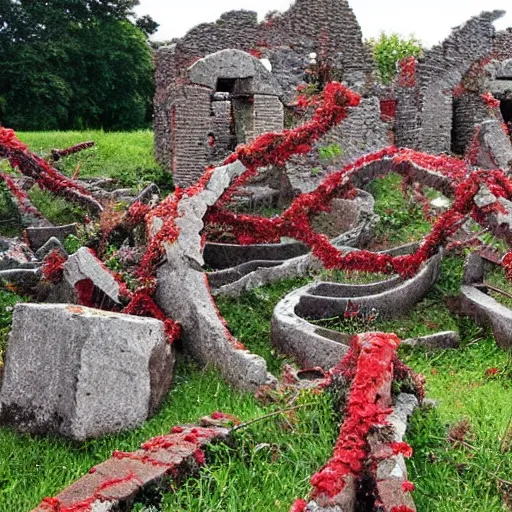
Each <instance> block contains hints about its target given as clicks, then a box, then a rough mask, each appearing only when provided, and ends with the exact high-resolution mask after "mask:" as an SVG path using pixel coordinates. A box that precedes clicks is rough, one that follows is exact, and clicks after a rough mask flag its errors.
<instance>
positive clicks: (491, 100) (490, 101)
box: [480, 92, 500, 110]
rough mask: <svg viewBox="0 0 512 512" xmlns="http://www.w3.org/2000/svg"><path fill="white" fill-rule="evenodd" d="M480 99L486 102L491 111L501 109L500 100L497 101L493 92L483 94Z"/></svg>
mask: <svg viewBox="0 0 512 512" xmlns="http://www.w3.org/2000/svg"><path fill="white" fill-rule="evenodd" d="M480 97H481V98H482V99H483V100H484V102H485V103H486V104H487V106H488V107H489V108H491V109H493V110H494V109H496V108H500V100H497V99H496V98H495V97H494V96H493V95H492V92H486V93H485V94H481V95H480Z"/></svg>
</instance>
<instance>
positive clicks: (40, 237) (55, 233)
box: [25, 224, 76, 251]
mask: <svg viewBox="0 0 512 512" xmlns="http://www.w3.org/2000/svg"><path fill="white" fill-rule="evenodd" d="M25 232H26V234H27V239H28V241H29V244H30V247H31V248H32V250H34V251H37V250H38V249H39V248H40V247H42V246H43V245H44V244H45V243H46V242H48V240H49V239H50V238H52V237H55V238H58V239H59V240H60V241H61V242H64V240H65V239H66V238H67V237H68V236H69V235H76V224H68V225H66V226H52V227H44V228H34V227H31V228H27V229H26V230H25Z"/></svg>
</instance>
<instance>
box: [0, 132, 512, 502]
mask: <svg viewBox="0 0 512 512" xmlns="http://www.w3.org/2000/svg"><path fill="white" fill-rule="evenodd" d="M111 137H112V138H111ZM89 138H92V139H95V140H96V141H97V142H98V148H97V149H96V150H92V151H93V153H91V155H90V156H88V157H86V153H82V154H80V155H78V156H76V157H74V158H75V161H74V162H73V161H72V160H71V159H70V160H67V161H66V162H65V166H66V167H65V168H64V171H65V172H66V173H68V174H71V173H72V172H74V169H75V167H76V165H77V163H78V161H79V160H81V161H82V169H83V173H86V174H82V175H83V176H85V175H89V176H99V175H110V176H114V177H117V176H119V175H122V174H123V173H125V172H126V177H125V181H124V184H126V185H127V186H139V185H142V182H143V181H144V180H145V179H146V178H144V171H143V170H142V171H139V168H140V169H146V170H148V169H149V170H150V173H151V172H152V171H151V169H153V167H152V165H153V163H154V161H152V157H151V156H148V154H149V155H150V151H151V134H150V133H149V132H140V133H136V134H103V133H101V132H94V133H90V134H87V133H83V132H80V133H74V134H71V133H69V132H68V133H62V134H61V133H51V134H49V133H46V134H28V133H27V134H22V139H23V140H25V141H26V142H28V143H29V144H31V146H32V149H35V150H37V151H41V152H43V153H45V152H47V151H48V150H49V149H51V148H53V147H58V148H62V147H67V146H69V145H72V144H74V143H77V142H82V141H84V140H87V139H89ZM107 139H109V140H107ZM141 141H143V144H144V145H145V147H146V149H147V152H146V153H143V154H144V155H145V156H142V154H141V153H140V152H139V149H140V146H139V143H140V144H142V142H141ZM133 145H137V149H134V148H133V147H132V146H133ZM108 148H110V149H108ZM94 152H95V153H94ZM86 159H89V160H90V161H88V160H86ZM151 162H153V163H151ZM116 175H117V176H116ZM152 176H154V175H152ZM149 179H153V177H152V178H149ZM372 192H373V193H374V195H375V197H376V200H377V204H376V209H377V212H378V213H379V214H380V215H381V225H380V227H379V228H378V230H379V231H378V235H379V238H380V240H379V243H380V244H381V245H383V246H393V245H398V244H402V243H405V242H408V241H412V240H417V239H419V238H420V237H421V236H422V235H423V234H425V232H427V231H429V230H430V224H429V223H428V222H426V221H425V220H424V218H423V215H422V211H421V208H420V207H419V206H418V205H415V204H410V203H409V202H407V201H405V200H404V199H403V197H402V195H401V192H400V190H399V179H398V178H397V177H396V176H393V175H391V176H390V177H388V178H385V179H384V180H381V181H379V182H376V183H375V184H373V185H372ZM34 193H36V192H34ZM41 200H43V199H41ZM52 207H53V208H54V210H55V215H56V216H58V215H60V214H61V210H63V209H64V208H63V205H57V204H56V203H52V204H48V209H50V208H52ZM462 264H463V258H462V257H450V258H446V259H445V260H444V262H443V266H442V273H441V278H440V280H439V282H438V284H437V285H436V286H435V287H434V288H433V290H431V292H430V293H429V294H428V295H427V297H426V298H425V299H424V301H422V302H421V303H420V304H419V305H418V306H417V308H416V309H415V310H414V311H413V312H412V313H411V314H410V315H409V316H407V317H405V318H402V319H399V320H393V321H385V320H383V319H377V321H376V322H375V323H373V324H372V325H371V328H372V329H380V330H385V331H395V332H397V334H398V335H399V336H400V337H402V338H405V337H409V336H417V335H423V334H427V333H429V332H435V331H438V330H446V329H456V330H458V331H459V332H460V335H461V339H462V348H461V349H460V350H458V351H440V352H436V353H426V352H424V351H422V350H420V349H415V350H411V349H408V348H407V347H403V348H402V349H401V355H402V356H403V358H404V360H405V362H406V363H407V364H409V365H411V366H412V367H413V368H414V369H415V370H416V371H420V372H423V373H424V374H425V375H426V380H427V394H428V396H429V397H430V398H434V399H436V400H437V401H438V402H439V406H438V408H437V409H436V410H435V411H420V412H418V413H417V414H416V415H415V417H414V419H413V421H412V425H411V428H410V430H409V433H408V441H409V442H410V443H411V444H412V446H413V448H414V449H415V454H414V457H413V459H412V460H411V461H410V462H409V472H410V474H409V477H410V480H412V481H414V482H415V483H416V486H417V490H416V491H415V493H414V498H415V500H416V503H417V505H418V510H421V511H422V512H434V511H435V512H438V511H439V512H466V511H468V512H469V511H486V512H488V511H490V512H498V511H503V510H505V509H504V505H503V503H504V500H503V499H502V498H503V497H502V496H501V495H500V491H499V490H498V483H499V480H498V479H502V480H510V475H511V474H512V460H511V453H512V452H511V439H512V433H511V434H510V435H509V436H508V437H507V434H506V432H507V428H509V427H510V425H509V420H510V418H511V415H512V407H511V405H510V403H511V401H510V384H511V382H512V381H511V377H512V369H511V361H510V358H509V356H508V355H507V354H506V353H505V352H503V351H501V350H499V349H498V348H497V347H496V345H495V343H494V340H493V338H492V335H491V334H489V333H488V332H487V331H484V330H482V329H479V328H478V327H476V326H475V325H474V324H473V323H472V322H471V321H469V320H467V319H461V318H454V317H452V315H450V313H449V311H448V308H447V307H446V305H445V300H446V298H447V297H449V296H451V295H455V294H457V293H458V289H459V285H460V278H461V271H462V270H461V269H462ZM335 277H336V278H339V279H345V278H347V279H351V278H352V277H353V276H347V275H344V274H340V275H337V276H335ZM308 279H309V278H308ZM308 279H296V280H291V281H286V282H281V283H276V284H273V285H271V286H266V287H263V288H260V289H257V290H253V291H250V292H246V293H244V294H243V295H242V296H241V297H239V298H236V299H228V298H222V299H218V301H217V302H218V305H219V309H220V311H221V313H222V315H223V316H224V317H225V318H226V320H227V322H228V325H229V327H230V329H231V331H232V332H233V334H234V335H235V336H237V337H238V338H239V339H240V340H241V341H242V342H243V343H244V344H245V345H246V346H247V348H248V349H249V350H251V351H253V352H255V353H258V354H259V355H261V356H262V357H264V358H265V360H266V361H267V363H268V365H269V369H270V370H271V371H272V372H273V373H274V374H278V373H279V372H280V370H281V367H282V364H283V363H284V362H287V361H288V360H287V359H286V358H284V357H282V356H280V355H279V354H278V353H276V352H275V351H274V350H273V349H272V347H271V344H270V336H269V332H270V319H271V316H272V312H273V309H274V307H275V304H276V303H277V302H278V301H279V300H280V299H281V298H282V297H283V296H284V295H285V294H286V293H288V292H289V291H291V290H293V289H295V288H297V287H298V286H301V285H303V284H305V283H306V282H307V281H308ZM357 279H360V280H361V281H360V282H362V281H363V280H366V277H365V276H358V277H357ZM368 280H371V279H370V278H368ZM21 299H22V298H21V297H18V296H15V295H14V294H11V293H7V292H1V293H0V306H2V307H3V308H2V309H0V351H1V350H2V349H1V347H2V344H3V345H5V340H6V334H7V331H8V326H9V323H10V311H9V310H6V309H5V307H6V306H7V307H10V306H12V305H13V304H14V303H15V302H17V301H19V300H21ZM338 323H339V322H338ZM369 327H370V326H369V325H366V324H364V323H363V324H360V325H353V326H352V329H353V330H357V331H360V330H367V329H368V328H369ZM489 370H490V371H489ZM299 401H300V402H302V403H304V402H308V403H312V404H313V405H312V406H310V407H307V408H304V409H301V410H299V411H296V412H295V413H293V414H292V415H286V416H282V415H280V416H277V417H274V418H271V419H268V420H266V421H264V422H258V423H256V424H255V425H254V426H252V427H250V428H248V429H247V430H243V431H241V432H240V433H239V434H238V435H237V441H238V444H236V445H233V446H226V445H217V446H215V447H212V449H211V450H210V453H209V454H208V462H209V464H208V466H207V467H206V468H204V469H203V471H202V472H201V474H200V475H199V476H198V477H197V478H193V479H191V480H189V481H187V482H186V483H185V485H184V486H183V487H181V488H180V489H177V490H176V489H169V492H166V493H164V495H163V496H162V495H160V494H156V495H153V496H152V499H153V501H151V500H149V501H147V500H146V501H144V500H141V502H140V503H139V504H138V505H137V508H136V510H139V511H141V510H164V511H169V512H170V511H187V512H188V511H190V512H191V511H201V512H210V511H212V512H213V511H215V512H217V511H220V510H222V511H229V512H231V511H232V512H248V511H257V512H267V511H269V510H276V511H285V510H289V507H290V505H291V503H292V502H293V500H294V499H295V498H297V497H303V496H307V494H308V491H309V477H310V475H311V474H312V473H314V472H315V471H316V470H317V469H319V468H320V467H321V466H322V465H323V464H324V462H325V461H326V460H327V458H328V457H329V455H330V453H331V451H332V448H333V444H334V441H335V439H336V436H337V434H338V422H339V419H340V418H338V417H337V415H336V414H335V413H334V408H333V403H332V397H330V396H329V395H318V396H311V395H308V394H305V395H303V396H301V397H300V398H299ZM280 407H283V404H274V405H270V406H264V405H261V404H259V403H258V402H256V400H255V399H254V397H253V396H252V395H251V394H248V393H242V392H239V391H237V390H234V389H233V388H231V387H229V386H227V385H226V383H225V382H223V381H222V379H220V377H219V376H218V374H217V372H216V371H215V370H212V369H206V370H200V369H199V368H197V367H196V366H195V365H194V364H192V363H190V362H188V361H186V360H181V362H180V364H179V365H178V366H177V368H176V372H175V377H174V384H173V389H172V391H171V392H170V393H169V395H168V397H167V398H166V401H165V403H164V404H163V407H162V409H161V411H160V412H159V414H157V415H156V416H155V417H154V418H152V419H151V420H150V421H148V422H147V423H146V424H145V425H144V426H143V427H142V428H140V429H137V430H135V431H132V432H126V433H122V434H119V435H115V436H108V437H106V438H104V439H100V440H93V441H89V442H87V443H83V444H74V443H71V442H68V441H65V440H62V439H58V438H54V437H45V438H43V437H36V436H28V435H20V434H17V433H15V432H14V431H13V430H11V429H7V428H3V427H2V428H0V459H1V460H2V464H0V512H3V511H5V512H8V511H9V512H10V511H12V510H30V509H31V508H32V507H34V506H36V505H37V504H38V503H39V501H40V500H41V499H42V498H43V497H45V496H51V495H54V494H56V493H58V492H59V491H60V490H61V489H63V488H64V487H65V486H66V485H68V484H69V483H71V482H72V481H74V480H75V479H76V478H78V477H80V476H82V475H83V474H85V473H86V472H87V471H88V469H89V468H90V467H91V466H92V465H95V464H98V463H99V462H101V461H103V460H104V459H106V458H108V457H109V456H110V454H111V452H112V451H113V450H115V449H116V450H124V451H129V450H134V449H136V448H138V446H139V445H140V443H142V442H143V441H145V440H146V439H148V438H149V437H152V436H154V435H159V434H162V433H166V432H168V431H169V429H170V427H171V426H172V425H174V424H179V423H185V422H195V421H196V420H197V419H198V418H200V417H201V416H203V415H205V414H210V413H212V412H213V411H215V410H222V411H223V412H226V413H231V414H234V415H235V416H238V417H239V418H240V419H241V420H243V421H248V420H251V419H254V418H257V417H261V416H262V415H264V414H267V413H269V412H271V411H274V410H276V408H280ZM463 419H467V420H468V425H470V430H469V431H468V433H467V436H466V437H467V439H466V441H465V442H466V444H467V445H469V446H470V447H469V448H468V446H462V447H461V446H453V443H451V442H449V441H447V438H448V431H449V429H450V428H451V426H453V425H455V424H457V423H459V422H460V421H461V420H463ZM150 505H154V506H155V508H147V507H149V506H150Z"/></svg>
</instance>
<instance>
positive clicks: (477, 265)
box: [462, 252, 484, 284]
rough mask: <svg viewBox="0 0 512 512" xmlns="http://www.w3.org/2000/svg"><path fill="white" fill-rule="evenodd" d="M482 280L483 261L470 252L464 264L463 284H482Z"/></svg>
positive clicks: (477, 255)
mask: <svg viewBox="0 0 512 512" xmlns="http://www.w3.org/2000/svg"><path fill="white" fill-rule="evenodd" d="M483 280H484V260H483V258H482V257H481V256H480V255H479V254H477V253H476V252H471V253H470V254H469V256H468V257H467V258H466V261H465V263H464V275H463V278H462V282H463V283H464V284H474V283H482V282H483Z"/></svg>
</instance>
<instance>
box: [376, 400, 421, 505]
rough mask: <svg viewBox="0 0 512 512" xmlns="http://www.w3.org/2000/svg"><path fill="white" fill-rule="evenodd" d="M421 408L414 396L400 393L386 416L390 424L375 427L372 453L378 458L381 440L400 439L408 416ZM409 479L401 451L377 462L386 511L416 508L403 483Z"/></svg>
mask: <svg viewBox="0 0 512 512" xmlns="http://www.w3.org/2000/svg"><path fill="white" fill-rule="evenodd" d="M416 407H418V400H417V398H416V397H415V396H414V395H410V394H406V393H401V394H400V395H398V397H397V399H396V401H395V403H394V404H393V412H392V413H391V414H390V415H389V416H388V417H387V423H388V424H387V425H385V426H382V427H377V428H376V429H373V432H372V433H371V434H370V435H369V439H368V441H369V445H370V453H371V455H372V456H374V457H375V458H376V459H377V460H378V453H379V451H380V448H381V446H382V442H383V441H384V442H386V443H389V442H397V443H398V442H401V441H403V437H404V435H405V431H406V429H407V423H408V419H409V417H410V416H411V415H412V413H413V412H414V409H415V408H416ZM405 481H407V468H406V465H405V460H404V457H403V455H402V454H399V455H393V456H391V457H388V458H385V459H383V460H381V461H380V462H378V464H377V468H376V488H377V494H378V496H379V499H380V501H381V502H382V503H383V505H384V509H385V510H392V509H393V507H400V506H406V507H408V508H409V509H410V510H413V511H415V510H416V507H415V506H414V501H413V499H412V497H411V495H410V493H408V492H404V490H403V488H402V484H403V483H404V482H405Z"/></svg>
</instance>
